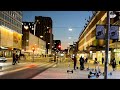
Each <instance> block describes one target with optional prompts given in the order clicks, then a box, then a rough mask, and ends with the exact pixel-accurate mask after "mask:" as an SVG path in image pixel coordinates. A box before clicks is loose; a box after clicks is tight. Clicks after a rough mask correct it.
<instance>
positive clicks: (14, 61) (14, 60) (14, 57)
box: [12, 51, 16, 65]
mask: <svg viewBox="0 0 120 90" xmlns="http://www.w3.org/2000/svg"><path fill="white" fill-rule="evenodd" d="M15 64H16V55H15V52H14V51H13V63H12V65H15Z"/></svg>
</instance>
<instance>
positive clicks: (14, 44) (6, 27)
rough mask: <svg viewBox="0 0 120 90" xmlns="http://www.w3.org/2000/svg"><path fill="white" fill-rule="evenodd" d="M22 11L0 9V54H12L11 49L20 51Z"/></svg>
mask: <svg viewBox="0 0 120 90" xmlns="http://www.w3.org/2000/svg"><path fill="white" fill-rule="evenodd" d="M21 45H22V11H0V55H2V56H5V57H11V56H12V50H17V51H18V52H19V53H20V51H21V48H22V47H21Z"/></svg>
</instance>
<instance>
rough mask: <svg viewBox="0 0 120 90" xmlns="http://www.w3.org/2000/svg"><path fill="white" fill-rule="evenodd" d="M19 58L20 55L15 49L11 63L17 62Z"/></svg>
mask: <svg viewBox="0 0 120 90" xmlns="http://www.w3.org/2000/svg"><path fill="white" fill-rule="evenodd" d="M19 59H20V56H19V55H18V53H17V51H16V53H15V52H13V63H12V65H15V64H17V62H18V63H19Z"/></svg>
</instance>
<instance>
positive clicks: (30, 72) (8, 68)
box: [0, 58, 55, 79]
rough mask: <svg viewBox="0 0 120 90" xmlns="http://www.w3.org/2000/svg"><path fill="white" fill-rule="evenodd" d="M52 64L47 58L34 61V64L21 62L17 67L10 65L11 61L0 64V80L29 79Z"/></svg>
mask: <svg viewBox="0 0 120 90" xmlns="http://www.w3.org/2000/svg"><path fill="white" fill-rule="evenodd" d="M54 64H55V63H54V62H49V60H48V59H47V58H42V59H35V61H34V62H32V61H27V60H26V61H23V60H21V61H20V63H17V65H12V62H11V61H8V62H5V63H0V65H1V66H2V68H1V70H0V79H29V78H31V77H33V76H35V75H36V74H38V73H40V72H42V71H44V70H46V69H47V68H49V67H51V66H53V65H54Z"/></svg>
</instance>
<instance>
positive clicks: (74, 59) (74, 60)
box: [72, 56, 77, 70]
mask: <svg viewBox="0 0 120 90" xmlns="http://www.w3.org/2000/svg"><path fill="white" fill-rule="evenodd" d="M72 60H73V62H74V70H76V64H77V59H76V56H74V57H73V58H72Z"/></svg>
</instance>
